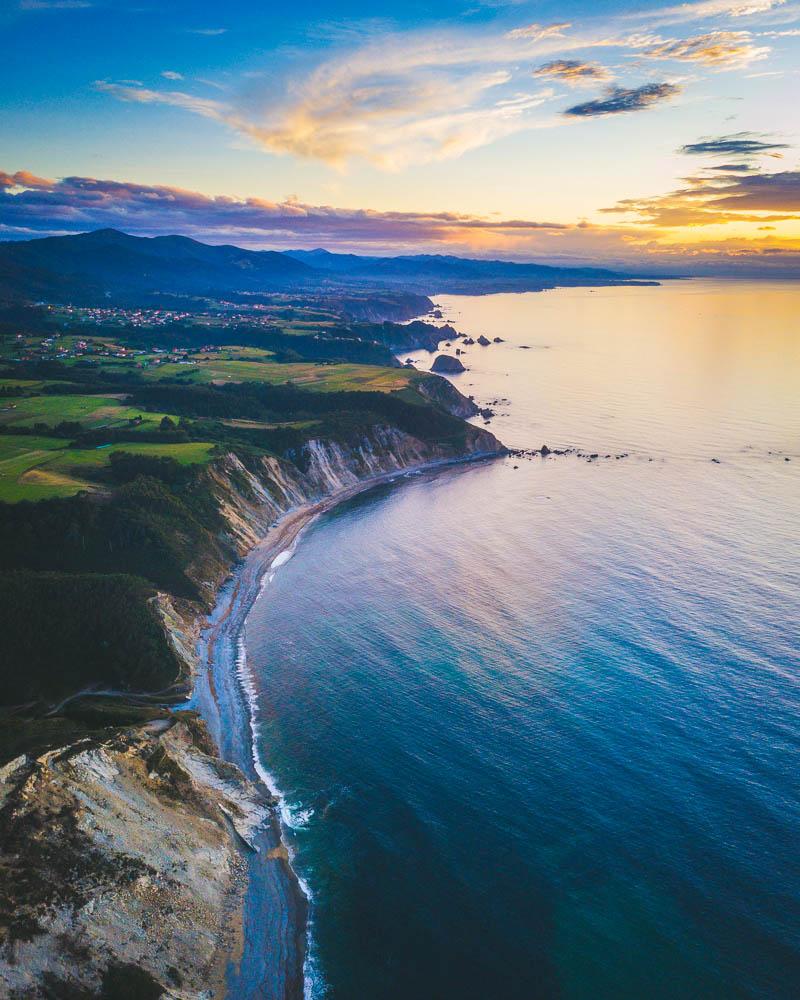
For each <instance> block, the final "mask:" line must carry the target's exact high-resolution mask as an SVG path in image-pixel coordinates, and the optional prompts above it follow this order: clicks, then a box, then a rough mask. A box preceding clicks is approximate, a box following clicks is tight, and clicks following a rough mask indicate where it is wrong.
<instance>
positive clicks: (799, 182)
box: [602, 132, 800, 227]
mask: <svg viewBox="0 0 800 1000" xmlns="http://www.w3.org/2000/svg"><path fill="white" fill-rule="evenodd" d="M776 147H777V148H784V147H783V146H782V145H781V144H777V143H771V142H768V141H766V140H764V139H763V138H759V137H753V133H747V132H743V133H738V134H737V135H733V136H721V137H719V138H717V139H702V140H700V141H698V142H696V143H689V144H688V145H686V146H683V147H682V149H681V150H680V151H681V152H689V153H690V154H694V155H698V154H699V155H702V154H707V155H720V154H725V155H728V154H730V153H734V154H739V153H741V154H742V155H744V156H746V157H752V156H753V155H754V154H757V153H759V152H761V151H762V150H763V149H772V148H776ZM686 184H687V187H684V188H680V189H678V190H676V191H670V192H668V193H667V194H663V195H656V196H654V197H650V198H626V199H623V200H622V201H619V202H618V203H617V204H616V205H614V206H612V207H611V208H606V209H602V211H604V212H608V213H612V214H627V215H634V216H637V217H638V219H639V221H640V222H643V223H645V224H646V225H648V226H658V227H684V226H709V225H724V224H727V223H762V224H764V223H769V222H784V221H788V220H800V171H796V170H795V171H792V170H785V171H776V172H773V173H766V172H764V171H761V170H758V169H757V168H756V167H755V166H753V165H752V164H750V163H726V164H721V165H719V166H713V167H711V168H709V169H707V170H706V172H705V173H700V174H696V175H694V176H692V177H688V178H686ZM765 213H769V214H765Z"/></svg>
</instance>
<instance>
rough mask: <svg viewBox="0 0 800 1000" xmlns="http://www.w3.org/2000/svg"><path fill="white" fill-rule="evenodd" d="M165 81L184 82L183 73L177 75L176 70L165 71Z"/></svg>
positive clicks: (163, 74)
mask: <svg viewBox="0 0 800 1000" xmlns="http://www.w3.org/2000/svg"><path fill="white" fill-rule="evenodd" d="M161 75H162V76H163V77H164V79H165V80H182V79H183V73H177V72H176V71H175V70H174V69H165V70H164V71H163V72H162V74H161Z"/></svg>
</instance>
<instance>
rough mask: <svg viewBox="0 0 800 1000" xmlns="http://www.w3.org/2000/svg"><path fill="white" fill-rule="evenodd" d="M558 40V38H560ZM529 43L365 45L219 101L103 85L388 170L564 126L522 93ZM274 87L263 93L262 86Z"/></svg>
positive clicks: (544, 95)
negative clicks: (281, 82) (278, 87)
mask: <svg viewBox="0 0 800 1000" xmlns="http://www.w3.org/2000/svg"><path fill="white" fill-rule="evenodd" d="M556 44H557V43H556ZM530 49H531V43H530V42H529V41H528V40H523V41H519V40H518V41H516V42H514V41H509V40H508V39H505V38H503V37H502V36H495V37H494V38H493V39H489V40H485V39H483V40H482V39H479V38H477V37H476V36H473V35H470V34H468V33H461V34H457V35H452V36H449V35H445V36H441V37H440V36H438V35H435V34H432V33H419V34H416V35H409V36H403V37H402V38H398V37H396V36H392V37H391V38H389V39H384V40H382V41H380V42H376V43H372V44H369V45H365V46H362V47H361V48H359V49H356V50H355V51H353V52H349V53H348V54H347V56H346V57H341V58H339V57H337V58H333V59H330V60H327V61H325V62H323V63H322V64H320V65H319V66H317V67H316V68H315V69H314V70H312V71H311V72H310V73H309V74H308V75H307V76H306V77H305V78H303V79H296V80H291V81H289V83H288V85H287V89H286V94H285V96H284V97H283V98H280V97H276V96H275V93H274V81H272V80H270V81H268V82H267V83H265V84H263V85H258V84H253V83H252V82H251V83H250V84H249V86H248V87H247V88H246V89H245V90H244V91H240V92H238V93H237V92H236V91H233V90H232V91H231V95H230V97H229V98H228V99H227V100H225V101H223V100H210V99H208V98H206V97H200V96H197V95H195V94H193V93H190V92H188V90H161V89H156V88H137V87H129V86H125V85H123V84H120V83H118V82H112V81H98V82H97V83H96V84H95V86H96V87H97V89H99V90H101V91H103V92H105V93H108V94H110V95H112V96H114V97H116V98H117V99H118V100H123V101H128V102H136V103H139V104H160V105H166V106H171V107H179V108H182V109H184V110H186V111H189V112H192V113H193V114H197V115H201V116H202V117H205V118H210V119H213V120H215V121H218V122H220V123H222V124H224V125H226V126H227V127H229V128H231V129H233V130H234V131H235V132H237V133H238V134H239V135H242V136H244V137H246V138H247V139H248V140H249V141H251V142H253V143H254V144H256V145H257V146H259V147H261V148H262V149H264V150H266V151H268V152H270V153H276V154H289V155H293V156H297V157H303V158H309V159H316V160H322V161H323V162H326V163H328V164H330V165H332V166H336V167H344V166H345V165H346V164H347V163H348V162H349V161H351V160H353V159H361V160H366V161H368V162H370V163H372V164H374V165H376V166H378V167H380V168H382V169H388V170H394V169H400V168H402V167H404V166H406V165H408V164H410V163H424V162H430V161H436V160H446V159H451V158H454V157H457V156H460V155H462V154H463V153H465V152H467V151H468V150H471V149H475V148H478V147H480V146H484V145H487V144H488V143H492V142H495V141H497V140H498V139H501V138H503V137H505V136H509V135H512V134H514V133H515V132H519V131H522V130H524V129H529V128H537V127H543V126H545V125H552V124H555V123H556V119H555V118H554V117H553V116H552V115H550V116H549V117H548V118H547V119H544V118H542V116H538V117H537V115H536V114H535V113H534V112H535V110H536V109H537V108H538V107H541V106H542V105H543V104H545V102H547V101H548V100H550V99H551V97H552V92H551V91H549V90H542V91H540V92H539V93H536V94H526V95H525V100H524V101H518V100H516V99H515V98H516V97H518V96H519V93H520V91H519V85H518V84H516V85H515V84H514V69H515V68H516V67H515V65H514V64H515V63H517V62H518V61H519V60H520V58H524V57H525V56H526V55H528V54H529V53H530ZM262 86H263V87H269V90H268V91H266V92H264V93H259V88H260V87H262Z"/></svg>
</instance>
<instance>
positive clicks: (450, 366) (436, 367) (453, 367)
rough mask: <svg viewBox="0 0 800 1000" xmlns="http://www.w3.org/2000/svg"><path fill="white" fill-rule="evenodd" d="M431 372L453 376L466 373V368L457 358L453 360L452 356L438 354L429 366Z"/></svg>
mask: <svg viewBox="0 0 800 1000" xmlns="http://www.w3.org/2000/svg"><path fill="white" fill-rule="evenodd" d="M431 371H432V372H448V373H450V374H454V373H457V372H464V371H466V368H465V367H464V366H463V365H462V364H461V362H460V361H459V360H458V358H454V357H453V356H452V354H440V355H439V356H438V358H436V360H435V361H434V362H433V364H432V365H431Z"/></svg>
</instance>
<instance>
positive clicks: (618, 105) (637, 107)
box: [563, 83, 681, 118]
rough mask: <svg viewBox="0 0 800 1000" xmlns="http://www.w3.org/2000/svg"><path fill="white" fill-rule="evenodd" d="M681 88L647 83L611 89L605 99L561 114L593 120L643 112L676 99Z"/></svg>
mask: <svg viewBox="0 0 800 1000" xmlns="http://www.w3.org/2000/svg"><path fill="white" fill-rule="evenodd" d="M680 92H681V88H680V87H679V86H678V85H677V84H674V83H647V84H645V85H644V86H642V87H633V88H631V89H628V88H625V87H612V88H610V89H609V90H608V92H607V93H606V96H605V97H598V98H596V99H595V100H593V101H585V102H584V103H583V104H575V105H573V107H571V108H567V109H566V111H564V112H563V114H565V115H568V116H570V117H573V118H594V117H597V116H602V115H619V114H626V113H627V112H629V111H643V110H644V109H645V108H650V107H652V106H653V105H654V104H659V103H661V102H662V101H667V100H669V99H670V98H672V97H676V96H677V95H678V94H679V93H680Z"/></svg>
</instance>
